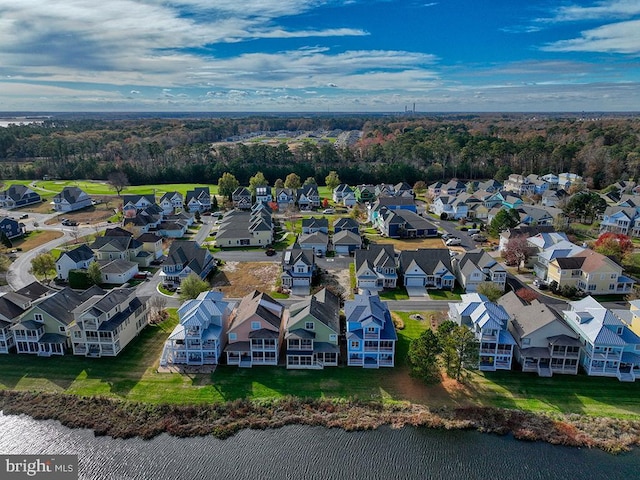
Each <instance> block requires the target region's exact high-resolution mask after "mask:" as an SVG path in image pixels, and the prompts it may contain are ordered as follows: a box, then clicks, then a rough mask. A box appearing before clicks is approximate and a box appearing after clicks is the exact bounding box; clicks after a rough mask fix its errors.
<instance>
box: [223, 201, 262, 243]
mask: <svg viewBox="0 0 640 480" xmlns="http://www.w3.org/2000/svg"><path fill="white" fill-rule="evenodd" d="M221 222H222V223H221V224H220V227H219V228H218V233H217V235H216V246H217V247H225V248H231V247H250V246H254V247H266V246H267V245H270V244H271V243H273V230H274V228H273V221H272V219H271V215H270V214H269V213H268V212H267V211H265V210H256V211H254V212H245V211H241V210H230V211H229V212H227V213H225V214H224V216H223V217H222V219H221Z"/></svg>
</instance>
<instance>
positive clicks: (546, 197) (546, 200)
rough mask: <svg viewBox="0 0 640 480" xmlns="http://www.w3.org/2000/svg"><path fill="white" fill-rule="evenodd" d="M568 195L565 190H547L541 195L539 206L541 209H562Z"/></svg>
mask: <svg viewBox="0 0 640 480" xmlns="http://www.w3.org/2000/svg"><path fill="white" fill-rule="evenodd" d="M567 197H568V194H567V192H566V190H564V189H562V188H561V189H559V190H547V191H546V192H544V193H543V194H542V200H541V202H540V203H541V204H542V206H543V207H556V208H559V207H563V206H564V204H565V203H566V201H567Z"/></svg>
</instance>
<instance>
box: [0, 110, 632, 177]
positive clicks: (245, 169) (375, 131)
mask: <svg viewBox="0 0 640 480" xmlns="http://www.w3.org/2000/svg"><path fill="white" fill-rule="evenodd" d="M315 129H329V130H331V129H343V130H352V129H353V130H361V131H362V133H363V135H362V138H361V140H360V141H359V142H357V143H355V144H354V145H351V146H348V147H338V148H336V147H334V146H333V145H331V144H328V143H325V144H319V143H316V142H313V141H308V142H303V143H301V144H298V145H296V146H295V147H293V146H289V145H287V144H286V143H280V144H278V145H267V144H263V143H259V142H256V143H249V144H244V143H220V142H222V141H223V140H225V139H226V138H228V137H230V136H233V135H238V134H242V133H248V132H254V131H276V130H289V131H291V130H294V131H295V130H302V131H311V130H315ZM639 170H640V122H638V121H637V119H636V118H635V117H611V118H603V119H580V118H574V117H568V116H567V117H551V116H549V117H546V118H530V117H527V116H525V115H497V114H496V115H476V116H473V115H467V116H438V117H436V116H414V117H405V116H351V117H347V116H343V117H340V116H338V117H320V116H317V117H308V118H307V117H302V116H298V117H292V118H286V117H269V116H265V117H259V116H255V117H251V116H246V117H242V118H204V119H191V118H178V119H176V118H173V119H166V118H165V119H163V118H154V119H144V118H142V119H121V120H108V119H86V118H80V119H55V118H54V119H50V120H47V121H45V122H43V123H42V124H31V125H14V126H9V127H7V128H2V129H0V175H1V176H2V178H20V179H38V178H42V177H43V176H45V175H48V176H50V177H55V178H60V179H70V180H72V179H82V178H94V179H106V178H107V177H108V176H109V174H111V173H113V172H114V171H120V172H123V173H125V174H126V175H127V177H128V179H129V181H130V182H131V184H132V185H140V184H147V183H176V182H184V183H190V182H198V183H201V182H206V183H216V182H217V181H218V179H219V178H220V177H221V176H222V174H223V173H225V172H232V173H233V174H234V175H235V177H236V178H237V179H238V180H239V182H240V183H241V184H242V185H246V184H248V181H249V179H250V178H251V177H252V176H254V175H255V174H256V173H257V172H262V173H263V174H264V176H265V177H266V179H267V180H268V182H269V183H270V184H273V183H274V182H275V180H276V179H278V178H285V177H286V176H287V175H288V174H289V173H295V174H297V175H298V176H299V177H301V178H308V177H315V178H324V177H325V176H327V175H328V174H329V172H331V171H335V172H337V174H338V175H339V177H340V178H341V179H342V181H344V182H346V183H350V184H358V183H363V182H367V183H382V182H386V183H397V182H400V181H407V182H409V183H411V184H413V183H415V182H416V181H426V182H432V181H435V180H447V179H449V178H454V177H455V178H460V179H482V178H496V179H498V180H504V179H506V178H507V177H508V175H509V174H511V173H521V174H530V173H534V174H546V173H549V172H556V173H559V172H562V171H571V172H573V173H577V174H579V175H582V176H583V177H584V178H585V183H586V186H587V187H589V188H596V189H600V188H604V187H605V186H607V185H610V184H611V183H614V182H615V181H617V180H620V179H625V180H628V179H630V178H634V179H637V178H638V174H639V173H640V171H639Z"/></svg>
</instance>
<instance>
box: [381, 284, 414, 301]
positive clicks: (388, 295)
mask: <svg viewBox="0 0 640 480" xmlns="http://www.w3.org/2000/svg"><path fill="white" fill-rule="evenodd" d="M378 295H379V296H380V298H381V299H382V300H409V294H408V293H407V289H406V288H404V287H396V288H394V289H393V290H382V291H381V292H379V293H378Z"/></svg>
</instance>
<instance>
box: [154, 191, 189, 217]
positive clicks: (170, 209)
mask: <svg viewBox="0 0 640 480" xmlns="http://www.w3.org/2000/svg"><path fill="white" fill-rule="evenodd" d="M158 206H159V207H160V208H161V209H162V212H163V213H164V214H165V215H170V214H172V213H177V212H180V211H181V210H182V208H183V207H184V197H183V196H182V194H181V193H180V192H167V193H165V194H164V195H162V197H160V201H159V202H158Z"/></svg>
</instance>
